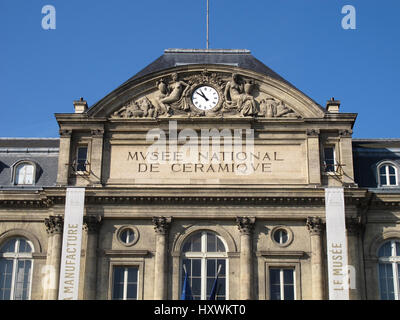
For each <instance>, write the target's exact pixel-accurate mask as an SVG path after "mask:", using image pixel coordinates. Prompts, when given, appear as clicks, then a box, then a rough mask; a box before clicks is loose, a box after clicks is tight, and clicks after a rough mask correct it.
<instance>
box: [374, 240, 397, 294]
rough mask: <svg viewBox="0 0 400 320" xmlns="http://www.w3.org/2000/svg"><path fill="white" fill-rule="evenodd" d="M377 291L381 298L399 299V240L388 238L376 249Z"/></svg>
mask: <svg viewBox="0 0 400 320" xmlns="http://www.w3.org/2000/svg"><path fill="white" fill-rule="evenodd" d="M378 259H379V265H378V272H379V291H380V297H381V299H382V300H400V293H399V292H400V241H399V240H390V241H388V242H386V243H384V244H383V245H382V246H381V247H380V249H379V251H378Z"/></svg>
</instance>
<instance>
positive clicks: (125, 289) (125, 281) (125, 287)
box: [112, 267, 139, 300]
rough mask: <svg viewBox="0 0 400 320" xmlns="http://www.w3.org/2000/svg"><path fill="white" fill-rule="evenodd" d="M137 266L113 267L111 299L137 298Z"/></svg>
mask: <svg viewBox="0 0 400 320" xmlns="http://www.w3.org/2000/svg"><path fill="white" fill-rule="evenodd" d="M138 273H139V268H138V267H114V268H113V292H112V299H113V300H137V297H138Z"/></svg>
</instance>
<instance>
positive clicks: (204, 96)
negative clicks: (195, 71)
mask: <svg viewBox="0 0 400 320" xmlns="http://www.w3.org/2000/svg"><path fill="white" fill-rule="evenodd" d="M200 92H201V95H202V96H203V98H204V99H206V101H208V98H207V97H206V95H205V94H204V93H203V91H201V89H200Z"/></svg>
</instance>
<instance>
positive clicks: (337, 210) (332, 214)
mask: <svg viewBox="0 0 400 320" xmlns="http://www.w3.org/2000/svg"><path fill="white" fill-rule="evenodd" d="M325 210H326V240H327V254H328V281H329V300H349V281H348V279H349V276H348V262H347V240H346V221H345V209H344V191H343V188H325Z"/></svg>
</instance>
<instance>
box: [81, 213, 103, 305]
mask: <svg viewBox="0 0 400 320" xmlns="http://www.w3.org/2000/svg"><path fill="white" fill-rule="evenodd" d="M101 222H102V219H101V217H100V216H94V215H89V216H84V218H83V223H84V225H83V228H84V230H85V231H86V232H87V245H86V262H85V274H84V285H83V288H84V289H83V299H84V300H95V299H96V289H97V247H98V234H99V229H100V225H101Z"/></svg>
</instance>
